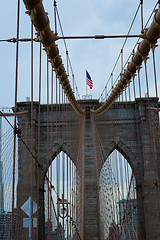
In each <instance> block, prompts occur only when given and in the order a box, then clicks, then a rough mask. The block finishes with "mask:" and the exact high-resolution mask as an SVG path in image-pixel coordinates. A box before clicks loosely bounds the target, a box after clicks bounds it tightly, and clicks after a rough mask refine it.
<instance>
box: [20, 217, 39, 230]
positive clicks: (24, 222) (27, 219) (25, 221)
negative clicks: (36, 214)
mask: <svg viewBox="0 0 160 240" xmlns="http://www.w3.org/2000/svg"><path fill="white" fill-rule="evenodd" d="M23 227H24V228H29V218H23ZM33 227H34V228H36V227H37V218H33Z"/></svg>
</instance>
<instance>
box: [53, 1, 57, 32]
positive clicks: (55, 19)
mask: <svg viewBox="0 0 160 240" xmlns="http://www.w3.org/2000/svg"><path fill="white" fill-rule="evenodd" d="M56 7H57V3H56V1H54V25H55V35H57V15H56Z"/></svg>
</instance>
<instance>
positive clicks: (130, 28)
mask: <svg viewBox="0 0 160 240" xmlns="http://www.w3.org/2000/svg"><path fill="white" fill-rule="evenodd" d="M139 9H140V3H139V5H138V7H137V10H136V12H135V15H134V17H133V20H132V22H131V25H130V27H129V30H128V32H127V35H126V39H125V40H124V43H123V45H122V47H121V51H120V53H119V55H118V57H117V60H116V62H115V64H114V66H113V69H112V71H111V74H112V73H113V72H114V70H115V68H116V66H117V64H118V61H119V59H120V57H121V55H122V52H123V48H124V46H125V44H126V42H127V40H128V38H129V36H130V35H129V34H130V32H131V30H132V27H133V24H134V22H135V19H136V17H137V14H138V12H139ZM137 37H140V36H138V35H137ZM121 73H122V72H121ZM110 78H111V76H110V77H109V79H108V81H107V83H106V86H107V85H108V83H109V81H110ZM103 92H104V90H103ZM103 92H102V94H103Z"/></svg>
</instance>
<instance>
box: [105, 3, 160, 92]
mask: <svg viewBox="0 0 160 240" xmlns="http://www.w3.org/2000/svg"><path fill="white" fill-rule="evenodd" d="M158 3H159V8H160V1H159V0H158V2H157V3H156V4H155V6H154V8H153V10H152V12H151V14H150V16H149V18H148V20H147V22H146V24H145V26H144V29H145V28H146V27H147V25H148V23H149V21H150V19H151V17H152V15H153V13H154V12H155V9H156V7H157V5H158ZM137 11H138V9H137ZM137 13H138V12H137ZM133 21H134V20H133ZM131 26H132V24H131ZM130 30H131V29H130ZM142 33H144V31H143V32H142ZM140 36H141V35H140ZM126 40H127V39H126ZM139 40H140V38H138V40H137V42H136V44H135V46H134V48H133V52H132V53H131V54H130V55H129V57H128V59H127V61H126V63H125V64H124V66H123V69H124V68H125V67H126V66H127V64H128V62H129V59H130V58H131V56H132V55H133V53H134V49H135V48H136V46H137V44H138V42H139ZM123 45H124V44H123ZM119 58H120V54H119V57H118V58H117V61H116V63H115V65H114V66H115V67H116V65H117V63H118V61H119ZM112 71H113V70H112ZM121 75H122V72H121V73H120V74H119V76H118V77H117V79H116V80H115V82H114V85H115V84H116V83H117V81H118V79H119V78H120V77H121ZM109 81H110V77H109V79H108V82H107V84H108V83H109ZM107 84H106V85H107ZM111 90H112V89H110V91H109V92H108V94H107V96H108V95H109V93H111ZM103 91H104V90H103ZM101 95H102V94H101ZM122 96H123V95H122Z"/></svg>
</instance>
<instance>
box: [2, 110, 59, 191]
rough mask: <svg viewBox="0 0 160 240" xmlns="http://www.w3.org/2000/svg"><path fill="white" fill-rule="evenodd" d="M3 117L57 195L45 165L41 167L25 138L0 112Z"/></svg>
mask: <svg viewBox="0 0 160 240" xmlns="http://www.w3.org/2000/svg"><path fill="white" fill-rule="evenodd" d="M0 113H1V115H2V116H3V117H4V119H5V120H6V121H7V123H8V124H9V125H10V127H11V128H12V129H13V131H14V133H15V134H16V135H17V136H18V138H19V139H20V140H21V141H22V143H23V144H24V146H25V147H26V149H27V150H28V152H29V153H30V154H31V156H32V157H33V159H34V160H35V162H36V164H37V167H38V168H40V170H41V171H42V172H43V173H44V176H45V178H46V179H47V181H48V183H49V184H50V188H51V189H53V190H54V192H55V193H56V194H57V191H56V190H55V187H54V186H53V185H52V183H51V181H50V180H49V179H48V177H47V176H46V173H45V171H44V169H43V165H41V164H40V163H38V159H37V158H36V157H35V156H34V154H33V153H32V151H31V150H30V148H29V147H28V145H27V144H26V142H25V141H24V139H23V137H22V132H21V130H20V129H19V128H18V127H16V128H15V127H14V126H13V125H12V123H11V122H10V121H9V120H8V119H7V118H6V116H5V114H4V113H3V112H2V111H1V110H0Z"/></svg>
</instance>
